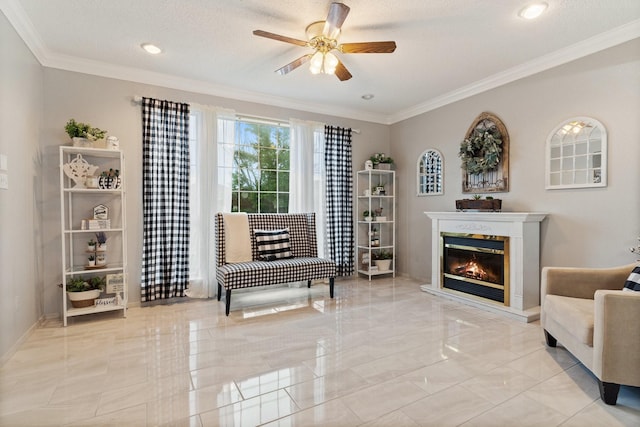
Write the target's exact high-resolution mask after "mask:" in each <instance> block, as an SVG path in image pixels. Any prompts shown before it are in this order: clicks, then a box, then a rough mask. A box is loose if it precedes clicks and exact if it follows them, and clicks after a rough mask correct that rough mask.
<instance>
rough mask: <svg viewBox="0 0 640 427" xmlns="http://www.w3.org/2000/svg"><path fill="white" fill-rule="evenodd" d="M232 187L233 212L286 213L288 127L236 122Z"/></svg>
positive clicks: (287, 198) (287, 194) (287, 202)
mask: <svg viewBox="0 0 640 427" xmlns="http://www.w3.org/2000/svg"><path fill="white" fill-rule="evenodd" d="M232 190H233V195H232V197H233V199H232V202H231V210H232V211H233V212H262V213H285V212H288V210H289V128H288V127H284V126H278V125H276V124H265V123H252V122H246V121H238V122H237V123H236V145H235V151H234V158H233V181H232Z"/></svg>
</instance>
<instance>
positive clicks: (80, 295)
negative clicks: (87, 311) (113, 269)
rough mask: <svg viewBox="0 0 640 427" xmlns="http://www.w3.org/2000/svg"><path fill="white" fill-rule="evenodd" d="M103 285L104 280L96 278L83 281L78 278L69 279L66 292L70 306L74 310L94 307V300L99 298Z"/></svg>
mask: <svg viewBox="0 0 640 427" xmlns="http://www.w3.org/2000/svg"><path fill="white" fill-rule="evenodd" d="M105 283H106V279H105V278H104V277H98V276H96V277H91V278H89V279H84V278H82V277H80V276H78V277H72V278H70V279H69V280H68V282H67V286H66V291H67V296H68V297H69V301H71V305H72V306H73V307H74V308H82V307H90V306H92V305H94V304H95V301H96V298H98V297H99V296H100V293H101V292H102V290H103V289H104V286H105ZM60 286H62V285H60Z"/></svg>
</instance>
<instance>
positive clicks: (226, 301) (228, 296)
mask: <svg viewBox="0 0 640 427" xmlns="http://www.w3.org/2000/svg"><path fill="white" fill-rule="evenodd" d="M225 298H226V300H225V302H224V305H225V307H224V309H225V314H226V315H227V316H229V308H230V307H231V289H227V295H226V296H225Z"/></svg>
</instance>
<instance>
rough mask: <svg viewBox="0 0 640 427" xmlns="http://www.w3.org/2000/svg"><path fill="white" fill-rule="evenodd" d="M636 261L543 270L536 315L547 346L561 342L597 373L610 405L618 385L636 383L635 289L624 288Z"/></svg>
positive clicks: (639, 298)
mask: <svg viewBox="0 0 640 427" xmlns="http://www.w3.org/2000/svg"><path fill="white" fill-rule="evenodd" d="M635 265H636V264H630V265H625V266H622V267H614V268H563V267H545V268H543V269H542V283H541V300H542V301H541V305H542V309H541V316H540V320H541V323H542V327H543V328H544V334H545V338H546V341H547V345H548V346H549V347H555V346H556V343H557V342H560V344H561V345H562V346H564V347H565V348H566V349H567V350H569V351H570V352H571V354H573V355H574V356H575V357H576V358H577V359H578V360H580V362H582V364H583V365H584V366H586V367H587V368H588V369H590V370H591V372H593V374H594V375H595V376H596V377H597V378H598V383H599V386H600V397H601V398H602V400H603V401H604V402H605V403H606V404H608V405H615V404H616V401H617V399H618V391H619V390H620V385H629V386H636V387H637V386H640V329H639V328H638V325H639V324H640V292H623V291H622V287H623V286H624V282H625V280H626V279H627V277H628V276H629V274H630V273H631V271H632V270H633V267H634V266H635Z"/></svg>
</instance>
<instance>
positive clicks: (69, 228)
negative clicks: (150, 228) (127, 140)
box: [60, 146, 128, 326]
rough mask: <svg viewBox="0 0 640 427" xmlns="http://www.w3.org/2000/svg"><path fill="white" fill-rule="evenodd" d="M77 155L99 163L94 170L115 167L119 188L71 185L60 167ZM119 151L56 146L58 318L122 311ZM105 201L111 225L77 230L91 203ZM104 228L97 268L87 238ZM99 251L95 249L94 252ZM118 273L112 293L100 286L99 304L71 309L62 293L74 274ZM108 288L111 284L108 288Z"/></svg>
mask: <svg viewBox="0 0 640 427" xmlns="http://www.w3.org/2000/svg"><path fill="white" fill-rule="evenodd" d="M78 154H81V155H82V158H83V159H84V160H86V161H87V162H88V163H89V164H91V165H95V166H98V169H97V171H96V173H95V174H96V175H99V174H100V173H101V172H102V171H105V170H109V169H114V170H115V169H118V170H119V171H120V181H121V185H120V187H119V188H118V189H103V188H74V187H75V182H74V181H73V180H72V179H70V178H69V177H67V175H66V174H65V173H64V170H63V166H64V164H66V163H69V162H71V161H72V160H73V159H75V158H76V157H77V155H78ZM125 183H126V175H125V173H124V156H123V153H122V152H121V151H119V150H110V149H102V148H85V147H72V146H61V147H60V214H61V221H60V223H61V224H60V234H61V236H62V238H61V240H62V290H61V293H62V320H63V324H64V326H67V319H68V318H69V317H73V316H81V315H85V314H93V313H102V312H107V311H117V310H120V311H122V313H123V316H125V317H126V313H127V295H128V289H127V279H128V278H127V252H126V250H127V249H126V242H127V238H126V235H127V233H126V230H127V227H126V215H125V213H126V207H125V190H124V186H125ZM98 205H105V206H107V207H108V208H109V213H108V219H109V220H110V225H111V227H110V228H103V229H90V230H84V229H82V220H85V219H93V208H94V207H96V206H98ZM97 232H104V233H105V235H106V237H107V249H106V251H104V254H105V256H106V264H105V265H104V266H103V267H102V266H100V267H89V266H88V252H87V242H88V241H89V240H90V239H92V238H93V239H94V240H95V238H96V236H95V233H97ZM97 253H100V252H96V254H97ZM107 275H122V284H121V285H119V286H118V288H117V291H116V292H112V293H106V291H107V289H105V290H104V291H103V292H102V293H101V295H100V297H98V302H103V304H101V305H98V304H97V305H91V306H89V307H81V308H74V307H73V306H72V304H71V301H69V300H68V298H67V292H66V286H67V282H68V281H69V280H71V279H72V278H74V277H82V278H87V279H88V278H90V277H94V276H104V277H106V276H107ZM111 290H113V289H111Z"/></svg>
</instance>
